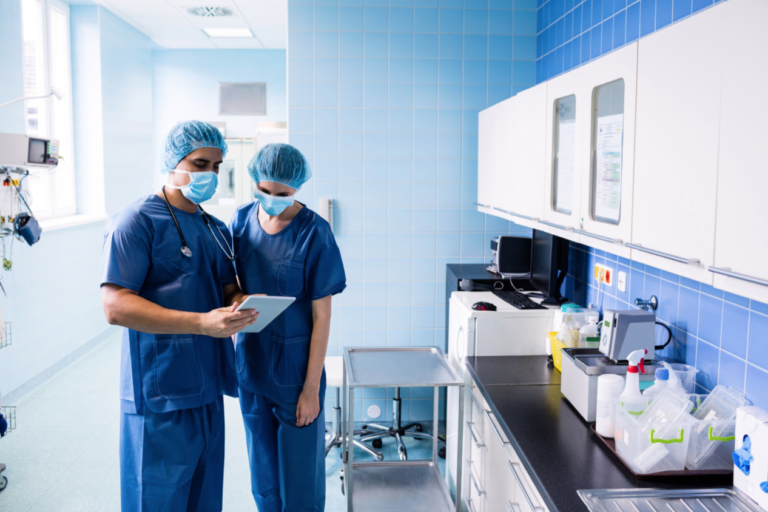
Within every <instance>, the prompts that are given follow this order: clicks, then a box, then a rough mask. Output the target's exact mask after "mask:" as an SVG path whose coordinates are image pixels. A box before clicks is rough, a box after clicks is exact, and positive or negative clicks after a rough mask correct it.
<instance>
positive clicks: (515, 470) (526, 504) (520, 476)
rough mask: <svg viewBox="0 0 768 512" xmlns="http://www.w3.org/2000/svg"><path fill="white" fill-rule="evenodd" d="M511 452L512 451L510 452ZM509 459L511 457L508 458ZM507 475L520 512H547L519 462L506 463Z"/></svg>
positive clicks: (509, 461) (510, 461)
mask: <svg viewBox="0 0 768 512" xmlns="http://www.w3.org/2000/svg"><path fill="white" fill-rule="evenodd" d="M510 451H513V450H510ZM510 458H511V457H510ZM507 474H508V475H509V478H510V479H511V480H512V481H511V483H512V484H514V487H515V491H514V496H515V498H516V499H517V504H518V505H519V506H520V510H521V512H548V510H547V507H546V506H545V505H544V500H542V499H541V495H540V494H539V492H538V490H536V487H535V486H534V485H533V482H532V481H531V478H530V477H529V476H528V472H527V471H526V470H525V468H524V467H523V465H522V464H521V463H520V462H513V461H512V460H508V461H507Z"/></svg>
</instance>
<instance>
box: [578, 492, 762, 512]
mask: <svg viewBox="0 0 768 512" xmlns="http://www.w3.org/2000/svg"><path fill="white" fill-rule="evenodd" d="M578 493H579V497H581V500H582V501H583V502H584V504H585V505H586V506H587V508H589V510H591V511H593V512H608V511H610V512H662V511H663V512H759V511H760V508H759V507H758V506H757V505H755V503H754V502H753V501H752V500H750V499H749V498H748V497H746V496H745V495H744V494H743V493H742V492H741V491H739V490H738V489H736V488H732V487H724V488H720V489H672V490H670V489H588V490H582V491H578Z"/></svg>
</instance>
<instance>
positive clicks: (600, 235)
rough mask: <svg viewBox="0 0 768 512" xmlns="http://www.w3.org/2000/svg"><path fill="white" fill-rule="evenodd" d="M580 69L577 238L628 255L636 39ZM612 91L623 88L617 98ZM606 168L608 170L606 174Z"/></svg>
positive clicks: (635, 91) (633, 142) (631, 215)
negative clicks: (612, 140)
mask: <svg viewBox="0 0 768 512" xmlns="http://www.w3.org/2000/svg"><path fill="white" fill-rule="evenodd" d="M581 73H582V76H583V78H582V79H581V80H579V85H580V87H581V88H580V94H577V122H578V127H579V131H580V132H581V138H580V145H581V151H580V152H579V158H580V159H581V162H580V168H581V169H582V173H581V219H580V220H581V230H580V231H581V242H582V243H585V244H588V245H591V246H592V247H596V248H598V249H602V250H606V251H610V252H612V253H613V254H618V255H620V256H625V257H629V252H630V251H629V249H627V248H626V247H623V245H622V242H628V241H629V240H630V239H631V237H632V218H633V211H636V210H635V207H634V204H633V189H632V185H633V180H634V174H635V168H636V165H635V117H636V110H635V100H636V97H637V43H633V44H630V45H628V46H625V47H624V48H622V49H620V50H617V51H615V52H613V53H610V54H608V55H606V56H604V57H601V58H600V59H597V60H596V61H594V62H591V63H589V64H587V65H586V66H584V67H583V68H582V69H581ZM617 91H623V97H622V95H621V94H619V93H618V92H617ZM609 92H610V95H609ZM606 102H608V105H606ZM606 107H607V108H606ZM607 129H612V130H613V131H614V133H615V134H616V140H617V141H618V144H616V145H615V147H612V148H611V147H610V146H608V145H607V141H608V140H609V139H608V138H606V137H605V131H606V130H607ZM619 133H620V134H621V137H618V134H619ZM606 155H611V158H610V159H609V158H607V157H606ZM607 168H611V169H612V171H611V173H610V174H609V173H607V171H606V169H607ZM607 206H610V207H615V210H614V213H611V214H607V213H605V212H604V211H605V210H610V209H609V208H607Z"/></svg>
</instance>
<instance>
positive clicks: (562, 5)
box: [536, 0, 721, 83]
mask: <svg viewBox="0 0 768 512" xmlns="http://www.w3.org/2000/svg"><path fill="white" fill-rule="evenodd" d="M719 1H721V0H538V9H537V12H536V34H537V37H536V82H537V83H540V82H543V81H545V80H548V79H550V78H552V77H554V76H557V75H559V74H561V73H564V72H566V71H568V70H569V69H572V68H575V67H577V66H579V65H581V64H584V63H586V62H589V61H590V60H593V59H595V58H597V57H599V56H601V55H603V54H605V53H608V52H610V51H612V50H615V49H616V48H619V47H621V46H624V45H626V44H629V43H631V42H633V41H636V40H637V39H639V38H641V37H643V36H646V35H648V34H650V33H652V32H655V31H656V30H659V29H662V28H664V27H666V26H667V25H670V24H671V23H675V22H677V21H680V20H682V19H683V18H686V17H688V16H691V15H692V14H695V13H697V12H699V11H701V10H702V9H705V8H707V7H711V6H712V5H714V4H715V3H717V2H719Z"/></svg>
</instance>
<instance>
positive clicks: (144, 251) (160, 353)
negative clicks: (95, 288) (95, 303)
mask: <svg viewBox="0 0 768 512" xmlns="http://www.w3.org/2000/svg"><path fill="white" fill-rule="evenodd" d="M172 208H173V211H174V213H175V214H176V219H177V220H178V222H179V226H180V227H181V231H182V233H184V238H185V239H186V242H187V246H188V247H189V248H190V249H191V250H192V257H191V258H187V257H186V256H183V255H182V254H181V250H180V249H181V245H182V244H181V238H180V236H179V232H178V230H177V229H176V225H175V224H174V222H173V218H172V217H171V214H170V213H169V212H168V206H167V205H166V203H165V201H164V200H163V198H161V197H158V196H157V195H150V196H145V197H142V198H141V199H139V200H138V201H135V202H134V203H131V204H130V205H128V206H127V207H126V208H125V209H124V210H122V211H121V212H119V213H118V214H116V215H115V216H113V217H112V218H111V219H110V221H109V223H108V224H107V231H106V233H105V235H104V247H103V251H102V276H101V284H102V285H103V284H106V283H111V284H116V285H118V286H122V287H123V288H128V289H129V290H133V291H135V292H137V293H138V294H139V296H140V297H143V298H145V299H147V300H148V301H150V302H154V303H155V304H157V305H159V306H162V307H164V308H167V309H174V310H177V311H188V312H195V313H207V312H209V311H211V310H213V309H216V308H221V307H224V286H226V285H228V284H235V283H237V279H236V277H235V271H234V267H233V265H232V263H230V261H229V260H228V259H227V258H226V256H225V255H224V252H223V251H222V250H221V248H220V247H219V245H218V244H217V243H216V240H215V239H214V235H213V234H211V230H209V229H208V227H207V226H206V224H205V222H204V220H203V217H202V214H201V213H200V212H199V211H198V212H197V213H187V212H185V211H183V210H179V209H178V208H175V207H173V206H172ZM213 221H214V222H215V223H216V225H217V226H218V227H219V229H220V230H221V232H222V233H223V236H224V238H226V241H227V243H229V244H230V246H231V237H230V234H229V231H228V230H227V226H226V225H225V224H224V223H223V222H221V221H219V220H217V219H213ZM211 228H212V229H213V232H214V233H215V236H216V237H218V238H219V243H220V244H222V245H223V246H224V247H226V245H225V244H224V240H222V239H221V236H222V235H220V234H219V232H218V231H217V230H216V228H215V227H213V226H211ZM121 366H122V368H121V375H120V398H121V402H122V406H121V407H122V410H123V412H127V413H131V414H135V413H137V412H139V410H140V408H141V405H142V397H143V403H146V405H147V407H148V408H149V409H150V410H151V411H153V412H167V411H174V410H178V409H188V408H191V407H199V406H202V405H205V404H208V403H211V402H213V401H214V400H216V399H217V398H218V397H219V396H220V395H221V394H226V395H230V396H237V377H236V375H235V353H234V347H233V346H232V341H231V339H230V338H224V339H219V338H212V337H210V336H197V335H193V334H151V333H143V332H137V331H134V330H132V329H124V330H123V340H122V363H121Z"/></svg>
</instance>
